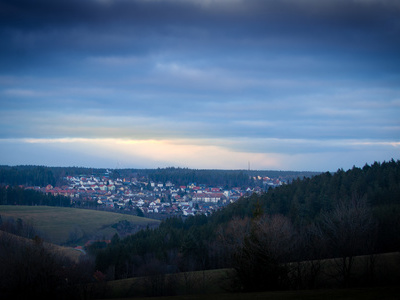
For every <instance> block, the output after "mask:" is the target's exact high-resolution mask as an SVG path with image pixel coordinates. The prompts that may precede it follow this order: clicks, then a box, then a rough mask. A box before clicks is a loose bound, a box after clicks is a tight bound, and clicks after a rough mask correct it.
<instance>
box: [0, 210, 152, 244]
mask: <svg viewBox="0 0 400 300" xmlns="http://www.w3.org/2000/svg"><path fill="white" fill-rule="evenodd" d="M0 216H1V217H2V218H7V217H12V218H14V220H17V219H21V220H22V221H23V222H24V223H26V224H29V225H32V226H33V227H34V228H35V229H36V230H38V232H39V233H40V235H42V236H43V238H44V239H45V240H48V241H51V242H52V243H55V244H59V245H61V244H65V243H66V242H67V241H68V240H69V239H70V238H71V236H75V237H77V238H79V237H81V240H82V242H84V240H85V239H90V238H93V237H96V238H103V237H104V238H107V239H109V238H111V237H112V236H113V235H114V234H115V233H117V230H116V229H115V228H113V227H112V225H114V224H116V223H118V222H120V221H123V220H126V221H128V222H130V223H132V224H135V225H139V226H147V225H150V226H151V225H155V224H158V223H159V221H158V220H153V219H147V218H141V217H137V216H132V215H127V214H118V213H113V212H105V211H96V210H88V209H77V208H65V207H52V206H12V205H1V206H0Z"/></svg>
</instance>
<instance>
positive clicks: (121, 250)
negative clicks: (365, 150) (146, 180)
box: [0, 160, 400, 296]
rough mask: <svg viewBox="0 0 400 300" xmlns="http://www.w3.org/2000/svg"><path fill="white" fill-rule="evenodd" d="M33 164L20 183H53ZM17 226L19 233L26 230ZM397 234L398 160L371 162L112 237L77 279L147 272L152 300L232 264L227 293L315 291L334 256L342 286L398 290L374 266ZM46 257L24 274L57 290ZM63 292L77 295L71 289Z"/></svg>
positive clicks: (397, 242) (95, 247)
mask: <svg viewBox="0 0 400 300" xmlns="http://www.w3.org/2000/svg"><path fill="white" fill-rule="evenodd" d="M38 168H39V169H38V170H40V171H39V174H40V175H38V176H36V177H35V176H33V175H29V174H30V173H29V172H27V174H26V175H25V176H26V177H25V179H22V180H24V181H28V180H32V181H36V180H38V181H40V180H44V179H45V178H50V179H51V178H53V176H54V174H53V176H51V174H50V173H49V172H47V171H48V170H46V168H43V169H41V168H40V167H38ZM7 171H10V169H7ZM80 171H82V170H80ZM169 171H172V172H174V170H169ZM13 172H14V171H13ZM18 172H21V170H19V171H18ZM18 172H17V173H18ZM63 172H65V170H64V171H63ZM90 172H92V170H90ZM159 172H160V173H162V171H161V170H159ZM21 173H23V172H21ZM160 176H161V175H160ZM15 178H24V177H23V176H22V177H18V176H15ZM29 178H31V179H29ZM13 180H14V179H13ZM18 180H21V179H18ZM54 180H57V177H56V176H54ZM1 192H2V194H1V197H0V199H9V197H11V193H14V194H13V195H14V196H13V197H17V198H18V193H22V192H21V191H19V190H18V188H16V187H14V188H12V189H10V190H8V191H5V190H4V189H2V190H1ZM20 197H23V196H20ZM29 197H32V199H35V197H39V196H38V195H36V194H32V195H30V196H29ZM38 201H39V200H38ZM40 201H44V200H43V199H42V200H40ZM41 203H42V204H41V205H47V204H46V202H41ZM53 203H56V202H53ZM61 205H62V204H61ZM13 226H14V227H13V228H14V232H18V230H21V228H19V227H21V226H22V224H18V222H17V223H16V224H14V225H13ZM18 226H19V227H18ZM18 228H19V229H18ZM399 232H400V161H394V160H391V161H388V162H382V163H379V162H375V163H374V164H372V165H367V164H366V165H365V166H364V167H362V168H357V167H353V168H352V169H349V170H347V171H344V170H342V169H339V170H337V171H336V172H334V173H330V172H325V173H321V174H318V175H314V176H309V177H303V178H297V179H294V180H292V181H291V183H290V184H287V185H282V186H279V187H276V188H274V189H269V190H268V191H266V192H264V193H262V194H252V195H250V196H246V197H242V198H240V199H239V200H238V201H237V202H235V203H232V204H230V205H228V206H227V207H225V208H224V209H221V210H219V211H217V212H215V213H213V214H212V215H211V216H208V217H206V216H204V215H196V216H190V217H187V218H181V217H172V218H168V219H165V220H163V221H162V222H161V223H160V225H159V226H158V227H157V228H146V229H143V230H140V231H139V232H137V233H135V234H132V235H129V236H127V237H124V238H122V237H120V236H118V235H117V234H116V235H115V236H114V237H113V238H112V240H111V243H110V244H108V245H107V244H105V243H102V242H99V243H93V244H92V245H91V246H89V247H88V249H87V253H88V255H87V259H89V258H90V259H89V260H86V261H85V262H84V266H83V268H84V269H85V272H84V273H82V274H86V275H85V276H86V277H85V278H84V279H82V280H87V281H89V282H90V280H91V279H90V278H91V276H90V275H88V273H90V272H88V270H92V274H93V272H94V271H95V270H96V278H102V280H105V281H110V280H115V279H125V278H132V277H141V276H149V277H150V278H155V280H156V279H157V288H154V289H153V290H152V293H151V295H152V296H156V295H167V294H168V295H173V294H174V291H173V289H167V288H166V286H167V285H168V282H167V281H166V278H167V277H166V276H165V275H166V274H173V273H177V272H188V271H199V270H211V269H227V268H228V269H232V270H235V272H236V274H237V281H235V284H233V285H232V286H230V287H229V289H230V291H233V292H248V291H263V290H287V289H314V288H325V287H329V285H328V284H327V282H325V281H324V280H322V279H321V278H323V275H326V274H323V271H322V269H323V264H324V262H325V261H326V260H327V259H333V262H334V266H335V267H334V268H333V273H332V274H330V275H331V276H332V278H334V280H335V281H336V282H337V284H338V285H339V286H342V287H351V286H373V285H382V284H394V282H397V281H398V280H399V278H393V279H392V280H393V282H389V281H388V279H387V278H384V279H383V278H382V277H380V276H378V275H377V272H376V269H375V265H376V257H377V254H379V253H389V252H399V250H400V236H399V234H398V233H399ZM33 240H34V245H35V246H33V248H29V249H31V251H33V252H32V255H31V258H32V262H33V263H36V264H37V265H38V266H40V267H43V265H42V264H40V263H39V257H40V255H41V254H40V253H42V252H41V251H44V250H43V246H42V242H40V238H39V237H37V236H36V235H35V236H34V238H33ZM7 241H8V240H7ZM3 245H4V247H2V249H1V251H0V259H2V261H3V262H8V263H7V264H4V266H6V267H7V266H8V267H10V268H11V266H10V264H9V262H10V261H7V259H6V257H7V255H6V253H9V252H7V251H9V249H11V248H12V247H17V246H15V245H14V244H13V242H10V241H8V242H7V243H3ZM6 247H9V249H8V248H7V249H8V250H7V249H6ZM10 247H11V248H10ZM25 248H26V247H25ZM18 249H19V250H18V251H14V252H13V255H15V256H18V255H19V256H18V257H19V258H21V257H23V254H22V253H23V249H24V247H21V248H18ZM21 251H22V252H21ZM43 253H47V252H46V251H44V252H43ZM47 255H50V254H47ZM360 255H363V256H365V257H367V259H366V263H365V266H363V275H362V276H361V277H360V276H358V277H355V276H354V269H355V265H356V263H355V261H356V260H355V258H356V257H359V256H360ZM49 259H50V261H54V264H53V265H51V267H52V268H54V269H52V270H50V271H49V270H46V268H45V269H44V270H42V271H41V269H37V268H35V267H34V266H31V269H30V270H35V272H39V273H40V272H41V273H40V274H42V275H43V274H53V273H52V272H53V271H54V272H55V273H54V274H53V275H54V276H55V277H54V280H55V283H54V286H52V287H53V290H51V291H52V292H54V293H56V291H57V289H59V285H60V284H61V283H62V284H63V285H65V282H63V281H62V279H61V277H60V276H64V275H59V274H58V273H57V271H55V270H56V269H57V268H58V267H57V266H59V264H61V262H60V260H59V259H58V258H57V259H56V258H55V257H53V256H50V257H49ZM304 262H307V263H306V264H305V263H304ZM73 265H74V264H71V263H69V264H68V265H67V267H65V268H64V269H65V272H70V273H71V274H72V275H71V276H74V275H73V273H74V272H75V271H76V270H78V269H79V268H81V265H79V266H78V265H75V267H73ZM6 267H5V268H4V269H3V271H2V272H0V275H1V276H2V277H4V276H8V275H7V272H10V270H9V269H7V268H6ZM74 270H75V271H74ZM49 272H50V273H49ZM14 273H15V272H11V274H14ZM43 276H44V275H43ZM32 280H33V278H31V279H29V278H26V281H27V282H29V283H30V284H37V282H36V281H34V283H32ZM79 280H81V279H79ZM92 280H93V279H92ZM383 280H385V282H382V281H383ZM1 281H2V280H1ZM4 282H8V281H4ZM72 282H74V283H76V282H77V281H73V280H72V279H71V283H72ZM49 284H50V283H49ZM67 287H68V291H69V292H71V291H73V289H71V286H70V285H67ZM67 287H65V289H67ZM35 288H36V289H38V293H39V294H40V292H42V290H41V289H40V285H38V286H37V287H36V286H35ZM2 289H7V287H6V286H4V285H2V286H1V289H0V292H1V291H2ZM15 289H18V285H16V286H15Z"/></svg>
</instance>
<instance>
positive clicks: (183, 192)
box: [24, 171, 287, 219]
mask: <svg viewBox="0 0 400 300" xmlns="http://www.w3.org/2000/svg"><path fill="white" fill-rule="evenodd" d="M110 173H111V171H107V172H105V174H103V175H101V176H96V175H92V176H87V175H82V176H65V177H63V181H62V182H63V185H61V186H52V185H50V184H48V185H47V186H43V187H38V186H29V187H24V188H25V189H33V190H37V191H40V192H43V193H46V194H50V195H53V196H60V195H61V196H65V197H69V198H70V199H71V206H74V205H77V206H79V207H85V206H87V207H88V208H96V209H103V210H111V211H118V212H125V213H133V214H137V215H138V216H142V217H150V218H156V219H164V218H167V217H170V216H191V215H197V214H204V215H210V214H212V213H213V212H215V211H216V210H218V209H220V208H222V207H224V206H226V205H227V204H229V203H233V202H235V201H237V200H238V199H239V198H240V197H242V196H246V195H251V194H253V193H262V192H264V191H266V190H267V189H269V188H274V187H276V186H280V185H283V184H286V183H287V182H286V181H283V180H282V179H279V178H270V177H267V176H264V177H263V176H254V177H253V178H252V179H253V182H258V183H259V184H258V185H256V186H253V187H250V186H249V187H232V188H226V187H222V186H206V185H205V184H201V183H196V182H193V183H190V184H188V185H179V186H178V185H176V184H174V183H173V182H171V181H166V182H154V181H151V180H149V179H148V178H146V177H144V176H142V177H141V176H137V177H129V178H112V177H111V176H110Z"/></svg>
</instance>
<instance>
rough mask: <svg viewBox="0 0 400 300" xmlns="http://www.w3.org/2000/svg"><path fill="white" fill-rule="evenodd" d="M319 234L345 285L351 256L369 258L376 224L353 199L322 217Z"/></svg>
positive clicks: (362, 203)
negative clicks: (320, 233)
mask: <svg viewBox="0 0 400 300" xmlns="http://www.w3.org/2000/svg"><path fill="white" fill-rule="evenodd" d="M321 228H322V234H323V236H324V238H325V240H326V244H327V246H328V249H329V251H330V255H331V256H332V257H336V258H337V259H335V262H336V264H337V268H338V271H339V275H340V277H341V279H342V280H343V283H344V284H345V285H348V284H349V283H350V280H351V272H352V267H353V263H354V256H356V255H361V254H370V253H371V251H372V247H373V245H374V241H375V236H374V233H375V228H376V224H375V222H374V220H373V217H372V212H371V209H370V207H369V205H368V204H367V202H366V200H365V199H361V198H357V197H353V198H352V200H351V201H347V202H345V201H342V202H340V203H338V204H337V205H336V207H335V208H334V209H333V210H332V211H331V212H330V213H325V214H323V217H322V227H321Z"/></svg>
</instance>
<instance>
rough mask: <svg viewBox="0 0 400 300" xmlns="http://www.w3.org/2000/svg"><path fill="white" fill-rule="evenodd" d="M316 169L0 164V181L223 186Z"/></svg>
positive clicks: (304, 173)
mask: <svg viewBox="0 0 400 300" xmlns="http://www.w3.org/2000/svg"><path fill="white" fill-rule="evenodd" d="M317 174H319V172H309V171H273V170H270V171H267V170H261V171H256V170H202V169H188V168H175V167H168V168H157V169H98V168H83V167H45V166H0V184H1V185H10V186H17V185H25V186H46V185H48V184H51V185H53V186H60V185H62V184H63V178H64V177H66V176H107V177H110V178H111V179H117V178H132V177H135V178H137V179H139V180H144V181H146V182H147V181H153V182H162V183H166V182H168V181H170V182H172V183H174V184H175V185H177V186H180V185H188V184H190V183H197V184H203V185H205V186H221V187H224V188H225V187H226V188H232V187H243V186H246V187H248V186H254V184H255V183H254V180H253V179H252V177H254V176H269V177H272V178H280V179H283V180H284V181H285V182H291V181H292V180H294V179H296V178H304V177H311V176H313V175H317Z"/></svg>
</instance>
